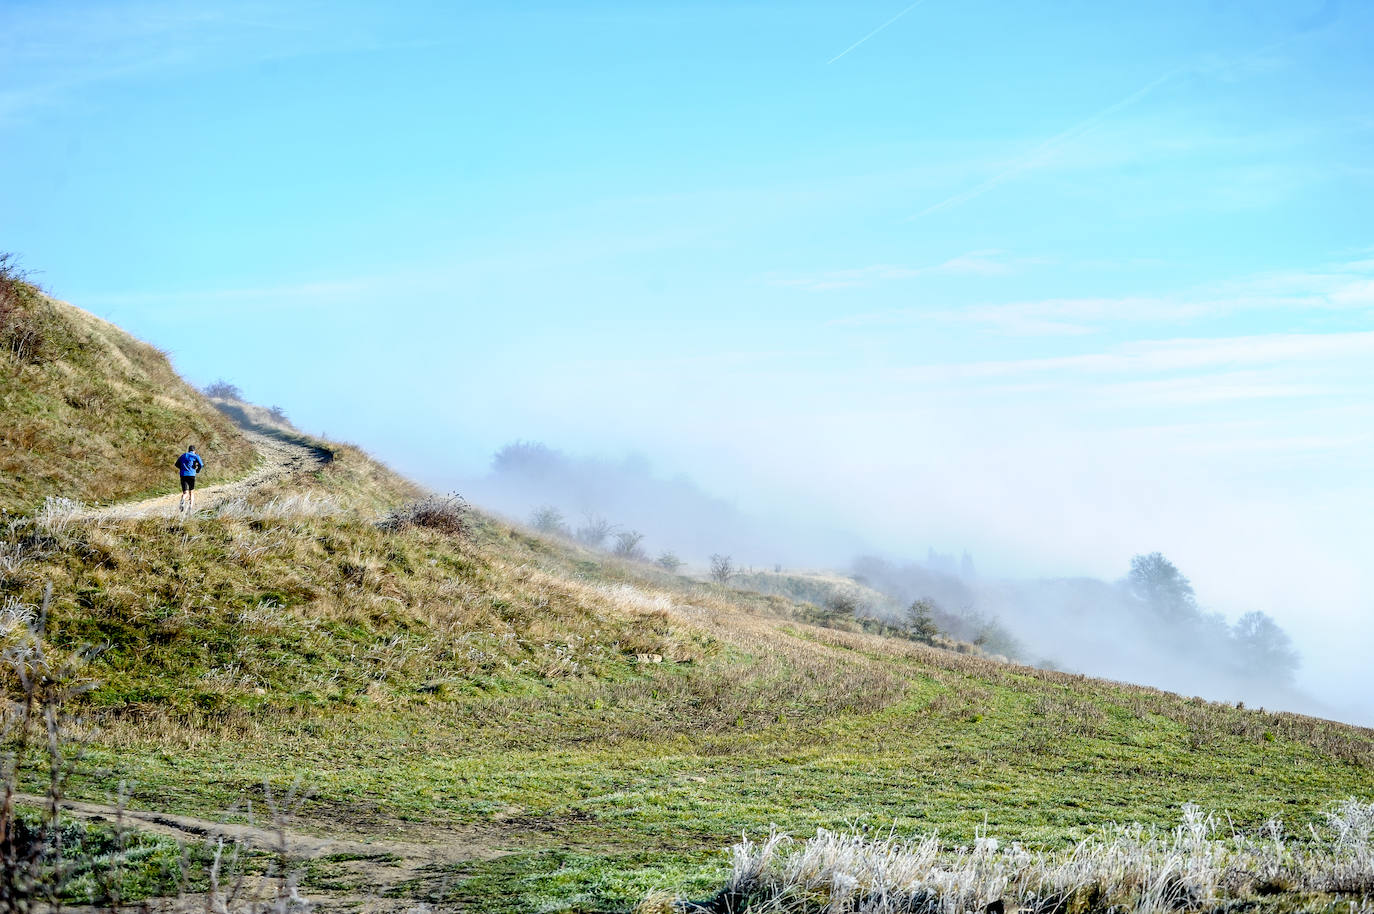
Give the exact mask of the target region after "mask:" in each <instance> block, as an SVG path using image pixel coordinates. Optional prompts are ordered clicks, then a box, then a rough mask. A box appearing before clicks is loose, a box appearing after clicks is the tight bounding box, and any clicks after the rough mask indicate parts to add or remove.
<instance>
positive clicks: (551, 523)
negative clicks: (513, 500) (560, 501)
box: [530, 505, 572, 536]
mask: <svg viewBox="0 0 1374 914" xmlns="http://www.w3.org/2000/svg"><path fill="white" fill-rule="evenodd" d="M530 526H531V527H533V528H534V529H536V530H538V531H539V532H540V533H547V534H550V535H552V536H571V535H572V531H571V530H569V529H568V522H567V521H566V520H564V519H563V512H562V511H560V510H558V509H557V508H555V507H554V506H553V505H542V506H540V507H538V508H536V509H535V510H534V513H533V514H531V515H530Z"/></svg>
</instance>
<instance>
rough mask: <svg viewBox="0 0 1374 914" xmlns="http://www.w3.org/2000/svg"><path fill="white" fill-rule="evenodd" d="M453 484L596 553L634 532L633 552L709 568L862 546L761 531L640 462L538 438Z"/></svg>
mask: <svg viewBox="0 0 1374 914" xmlns="http://www.w3.org/2000/svg"><path fill="white" fill-rule="evenodd" d="M454 485H455V486H456V487H458V488H461V489H462V490H463V491H464V492H465V493H467V494H468V496H469V497H470V498H472V499H473V500H474V501H476V502H478V503H479V504H482V505H485V506H486V507H488V508H491V509H494V510H496V511H499V512H501V513H503V514H506V515H507V516H509V517H513V518H518V519H520V520H522V521H527V522H529V523H530V524H531V526H534V527H536V528H537V529H539V530H541V531H543V532H548V533H556V534H558V535H567V534H566V532H565V530H564V528H568V529H571V531H572V535H573V537H575V538H576V539H577V541H578V542H580V543H582V544H583V545H586V546H589V547H591V548H594V549H604V548H609V547H608V544H611V543H615V542H616V540H615V537H616V536H617V535H618V534H620V533H622V532H628V531H633V532H636V533H639V534H641V539H640V541H639V542H637V543H636V544H635V546H637V547H639V548H642V549H643V550H645V552H646V553H647V554H652V555H658V554H659V553H660V552H662V551H664V550H671V551H672V552H673V553H674V556H675V557H681V560H682V561H686V562H690V563H698V564H705V563H706V561H707V559H708V557H709V556H710V555H712V554H713V553H722V554H728V555H731V556H733V557H734V560H735V562H736V563H737V564H740V565H744V566H748V565H761V566H765V567H771V566H773V565H775V564H778V563H783V564H787V565H801V564H808V565H816V564H821V563H824V562H832V563H833V561H834V557H835V556H845V555H852V554H853V553H854V552H855V551H857V550H859V549H861V548H862V542H861V540H859V539H858V538H857V537H854V536H849V535H846V534H845V533H843V532H837V531H835V530H833V529H830V528H826V527H823V526H821V525H815V526H813V527H810V528H807V527H805V526H804V525H799V524H785V525H784V524H778V525H773V526H771V527H770V526H768V525H765V524H762V523H760V522H759V521H758V520H757V519H756V518H754V517H751V516H749V515H747V514H745V513H744V512H742V511H740V510H739V509H738V508H737V507H736V506H735V505H734V504H732V503H731V502H729V501H728V500H726V499H723V498H719V497H716V496H714V495H711V494H708V493H707V492H705V491H703V490H702V489H701V487H700V486H698V485H697V484H696V483H695V482H693V481H692V480H691V479H690V478H688V477H687V476H684V475H681V474H676V475H672V476H667V477H664V476H660V475H658V474H657V473H655V471H654V468H653V466H652V465H651V464H650V463H649V462H648V461H647V460H645V459H643V458H638V457H629V458H625V459H623V460H610V459H605V458H600V457H585V456H573V455H569V454H566V453H564V452H562V451H560V450H557V449H555V448H551V447H549V446H548V445H546V444H542V443H539V442H535V441H517V442H514V443H511V444H508V445H506V446H505V447H502V448H501V449H500V450H498V451H497V452H496V454H495V455H494V456H493V457H492V461H491V469H490V471H489V472H488V473H487V474H486V475H485V476H482V477H479V478H476V479H467V480H462V481H461V482H459V481H454ZM536 513H539V517H536Z"/></svg>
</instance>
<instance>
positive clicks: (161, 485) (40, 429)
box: [0, 282, 256, 512]
mask: <svg viewBox="0 0 1374 914" xmlns="http://www.w3.org/2000/svg"><path fill="white" fill-rule="evenodd" d="M0 287H7V288H9V289H10V290H11V291H10V292H8V293H5V292H3V289H2V288H0V297H3V296H4V295H8V296H9V297H8V304H6V306H5V309H7V310H4V313H0V324H3V326H0V337H4V338H5V339H6V340H10V339H11V338H12V337H13V336H14V334H15V333H16V332H18V331H17V330H16V328H18V327H20V325H21V324H22V326H23V327H24V328H27V329H25V330H24V338H25V342H23V344H22V345H17V344H14V343H12V342H7V343H5V345H3V346H0V416H3V418H4V421H3V422H2V423H0V455H3V456H0V508H5V509H7V510H9V511H20V512H27V511H30V510H32V509H34V508H35V507H37V506H38V505H40V504H41V503H42V502H43V499H44V498H45V497H48V496H60V497H66V498H71V499H73V500H77V501H84V502H96V501H101V502H109V501H113V500H118V499H125V498H129V497H132V496H136V495H142V494H151V493H155V492H161V491H170V490H172V489H173V488H175V486H176V471H175V469H174V468H173V467H172V462H173V460H175V459H176V456H177V455H178V454H180V453H181V452H182V451H183V450H184V449H185V447H186V445H187V444H195V445H197V446H198V447H199V449H200V451H201V453H202V454H203V455H204V456H205V460H206V463H207V467H208V471H209V476H210V478H211V479H212V480H213V479H215V478H226V477H232V476H236V475H239V474H241V473H243V472H244V471H246V470H247V469H248V468H249V467H250V466H252V464H253V462H254V460H255V458H256V455H255V453H254V451H253V449H252V447H251V446H250V445H249V444H248V443H247V442H246V441H245V440H244V439H243V437H242V436H241V435H239V433H238V431H237V430H236V429H235V428H234V426H233V425H232V424H231V423H230V422H229V421H228V420H227V419H225V417H223V416H221V415H220V414H219V413H218V412H217V411H216V410H215V409H213V408H212V407H211V406H210V405H209V404H208V403H207V402H206V401H205V399H204V398H203V397H201V396H200V395H199V394H198V393H196V391H194V390H193V389H192V388H191V387H189V386H188V385H187V384H186V383H185V382H184V381H182V380H181V378H180V377H178V376H177V374H176V372H175V371H174V370H173V369H172V367H171V365H170V364H169V363H168V361H167V357H166V356H165V355H164V354H163V353H161V352H159V351H158V350H156V349H154V348H153V347H152V346H149V345H148V344H146V343H143V342H140V341H138V340H136V339H134V338H133V337H131V336H129V335H128V334H127V333H125V332H124V331H122V330H120V329H119V328H117V327H115V326H113V325H111V324H108V323H106V322H104V321H102V320H100V319H98V318H96V317H94V316H92V315H90V314H87V313H86V312H84V311H81V310H80V309H78V308H74V307H72V306H71V305H68V304H66V303H64V302H58V301H54V300H52V299H50V298H47V297H46V296H44V295H42V294H41V293H40V292H38V291H37V290H36V289H33V288H32V287H31V286H28V285H27V284H23V283H22V282H21V283H19V284H18V285H17V286H16V285H15V284H14V283H13V282H10V283H9V284H8V286H6V284H5V283H4V282H0ZM15 288H18V289H19V290H20V291H19V292H14V291H13V290H14V289H15ZM35 335H36V336H35Z"/></svg>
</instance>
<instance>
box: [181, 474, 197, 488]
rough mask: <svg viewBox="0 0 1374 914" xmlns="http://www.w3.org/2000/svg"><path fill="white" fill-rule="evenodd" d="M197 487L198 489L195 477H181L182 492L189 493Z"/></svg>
mask: <svg viewBox="0 0 1374 914" xmlns="http://www.w3.org/2000/svg"><path fill="white" fill-rule="evenodd" d="M195 487H196V477H194V476H183V477H181V491H183V492H189V491H191V490H192V489H194V488H195Z"/></svg>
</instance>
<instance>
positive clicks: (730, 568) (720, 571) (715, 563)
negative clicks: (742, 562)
mask: <svg viewBox="0 0 1374 914" xmlns="http://www.w3.org/2000/svg"><path fill="white" fill-rule="evenodd" d="M734 576H735V563H734V562H732V561H731V560H730V556H728V555H721V554H720V553H719V552H717V553H715V554H714V555H712V556H711V580H713V581H715V582H716V583H717V584H729V583H730V579H731V578H733V577H734Z"/></svg>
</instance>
